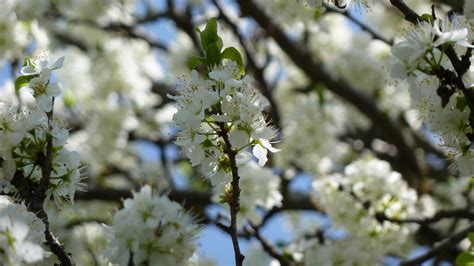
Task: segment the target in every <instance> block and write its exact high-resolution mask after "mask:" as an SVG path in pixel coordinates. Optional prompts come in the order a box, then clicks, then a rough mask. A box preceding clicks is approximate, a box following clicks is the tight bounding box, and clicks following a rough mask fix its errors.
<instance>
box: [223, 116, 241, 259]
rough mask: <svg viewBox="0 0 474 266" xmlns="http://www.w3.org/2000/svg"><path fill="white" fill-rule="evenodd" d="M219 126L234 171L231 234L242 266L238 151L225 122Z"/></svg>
mask: <svg viewBox="0 0 474 266" xmlns="http://www.w3.org/2000/svg"><path fill="white" fill-rule="evenodd" d="M218 126H219V129H220V131H219V135H220V136H221V137H222V138H223V139H224V143H225V147H224V152H225V153H226V154H227V156H228V157H229V162H230V168H231V171H232V182H231V186H232V196H231V199H230V202H229V208H230V227H229V229H230V236H231V238H232V244H233V246H234V255H235V265H236V266H242V265H243V262H244V259H245V256H244V255H243V254H242V252H241V251H240V246H239V236H238V233H237V214H238V213H239V210H240V185H239V180H240V177H239V172H238V168H237V160H236V159H235V156H236V155H237V153H236V152H235V150H234V149H233V148H232V144H230V140H229V135H228V133H227V129H226V127H225V125H224V124H223V123H218Z"/></svg>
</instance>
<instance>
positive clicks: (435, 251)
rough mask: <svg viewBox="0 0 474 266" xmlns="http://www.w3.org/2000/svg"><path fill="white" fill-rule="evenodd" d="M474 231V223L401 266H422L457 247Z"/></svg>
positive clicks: (403, 262)
mask: <svg viewBox="0 0 474 266" xmlns="http://www.w3.org/2000/svg"><path fill="white" fill-rule="evenodd" d="M472 231H474V223H471V225H469V226H468V227H467V228H465V229H463V230H461V231H459V232H457V233H455V234H453V235H452V236H450V237H448V238H446V239H444V240H442V241H441V242H439V243H437V244H435V246H434V247H433V248H432V249H430V250H429V251H428V252H426V253H425V254H423V255H421V256H418V257H416V258H413V259H410V260H406V261H402V263H401V264H400V265H404V266H411V265H420V264H422V263H423V262H425V261H427V260H429V259H431V258H433V257H435V256H437V255H439V254H441V253H443V252H444V251H445V250H447V249H449V248H451V247H452V246H453V245H456V244H457V243H459V242H460V241H461V240H463V239H464V238H466V236H467V234H469V233H470V232H472Z"/></svg>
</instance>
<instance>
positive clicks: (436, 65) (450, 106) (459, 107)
mask: <svg viewBox="0 0 474 266" xmlns="http://www.w3.org/2000/svg"><path fill="white" fill-rule="evenodd" d="M466 2H469V1H466ZM471 35H472V32H471V27H470V26H469V25H468V24H466V18H464V17H461V16H460V17H454V18H452V19H451V20H448V19H439V18H438V19H436V20H434V22H433V24H431V23H428V22H425V21H422V22H419V24H418V25H417V26H416V27H415V28H414V29H413V30H412V31H410V32H408V33H407V35H406V37H405V39H404V40H402V41H400V42H398V43H397V44H395V45H394V47H393V48H392V54H393V55H394V57H395V62H394V63H393V66H392V72H391V74H392V77H394V78H398V79H402V80H403V79H407V80H408V83H409V90H410V95H411V98H412V106H413V107H414V108H415V109H416V110H417V111H418V113H419V118H420V119H421V120H422V121H423V122H424V123H425V124H426V125H427V126H428V128H429V129H430V130H431V131H432V132H434V133H435V134H436V135H437V136H438V137H439V143H440V145H441V147H442V148H443V149H444V150H445V151H446V153H447V154H448V155H450V156H451V157H453V158H454V160H455V162H456V166H457V168H458V170H459V173H460V175H461V176H472V175H474V150H473V149H472V147H471V146H472V142H471V140H469V135H470V134H472V133H473V132H472V128H471V127H470V125H469V114H470V110H469V108H468V107H467V104H466V99H465V98H464V95H463V94H462V93H461V90H457V89H456V86H457V85H454V84H449V80H448V82H447V81H446V80H442V79H440V78H438V77H436V76H435V75H434V74H433V73H436V71H441V70H440V69H444V70H446V71H451V72H452V73H454V68H453V66H452V65H451V63H450V62H449V60H448V59H447V56H446V55H444V50H445V49H446V46H447V45H452V46H453V47H454V49H455V51H456V52H457V53H460V54H464V53H465V51H466V48H472V47H474V46H473V45H471V41H472V36H471ZM472 76H474V69H473V68H472V67H471V68H470V69H469V70H468V71H467V72H466V73H465V74H464V76H463V77H462V80H463V82H464V86H465V87H466V88H470V87H472V85H473V82H472ZM444 79H446V78H444Z"/></svg>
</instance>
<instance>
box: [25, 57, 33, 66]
mask: <svg viewBox="0 0 474 266" xmlns="http://www.w3.org/2000/svg"><path fill="white" fill-rule="evenodd" d="M32 60H33V59H31V58H30V57H28V56H27V57H25V58H24V59H23V66H31V65H33V62H32Z"/></svg>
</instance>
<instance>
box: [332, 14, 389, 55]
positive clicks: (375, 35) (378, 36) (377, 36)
mask: <svg viewBox="0 0 474 266" xmlns="http://www.w3.org/2000/svg"><path fill="white" fill-rule="evenodd" d="M327 9H328V10H329V11H330V12H332V13H337V14H341V15H343V16H345V17H346V18H347V19H349V20H350V21H352V22H353V23H354V24H356V25H357V26H359V27H360V28H361V29H362V30H364V31H366V32H367V33H369V34H370V35H371V36H372V38H374V39H376V40H379V41H382V42H384V43H386V44H388V45H390V46H392V45H393V40H391V39H387V38H385V37H383V36H382V35H381V34H380V33H378V32H376V31H375V30H373V29H371V28H370V27H369V26H367V25H365V24H364V23H363V22H362V21H360V20H359V19H357V18H356V17H354V16H353V15H352V14H351V13H350V12H349V9H345V10H341V9H338V8H333V7H330V6H328V7H327Z"/></svg>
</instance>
